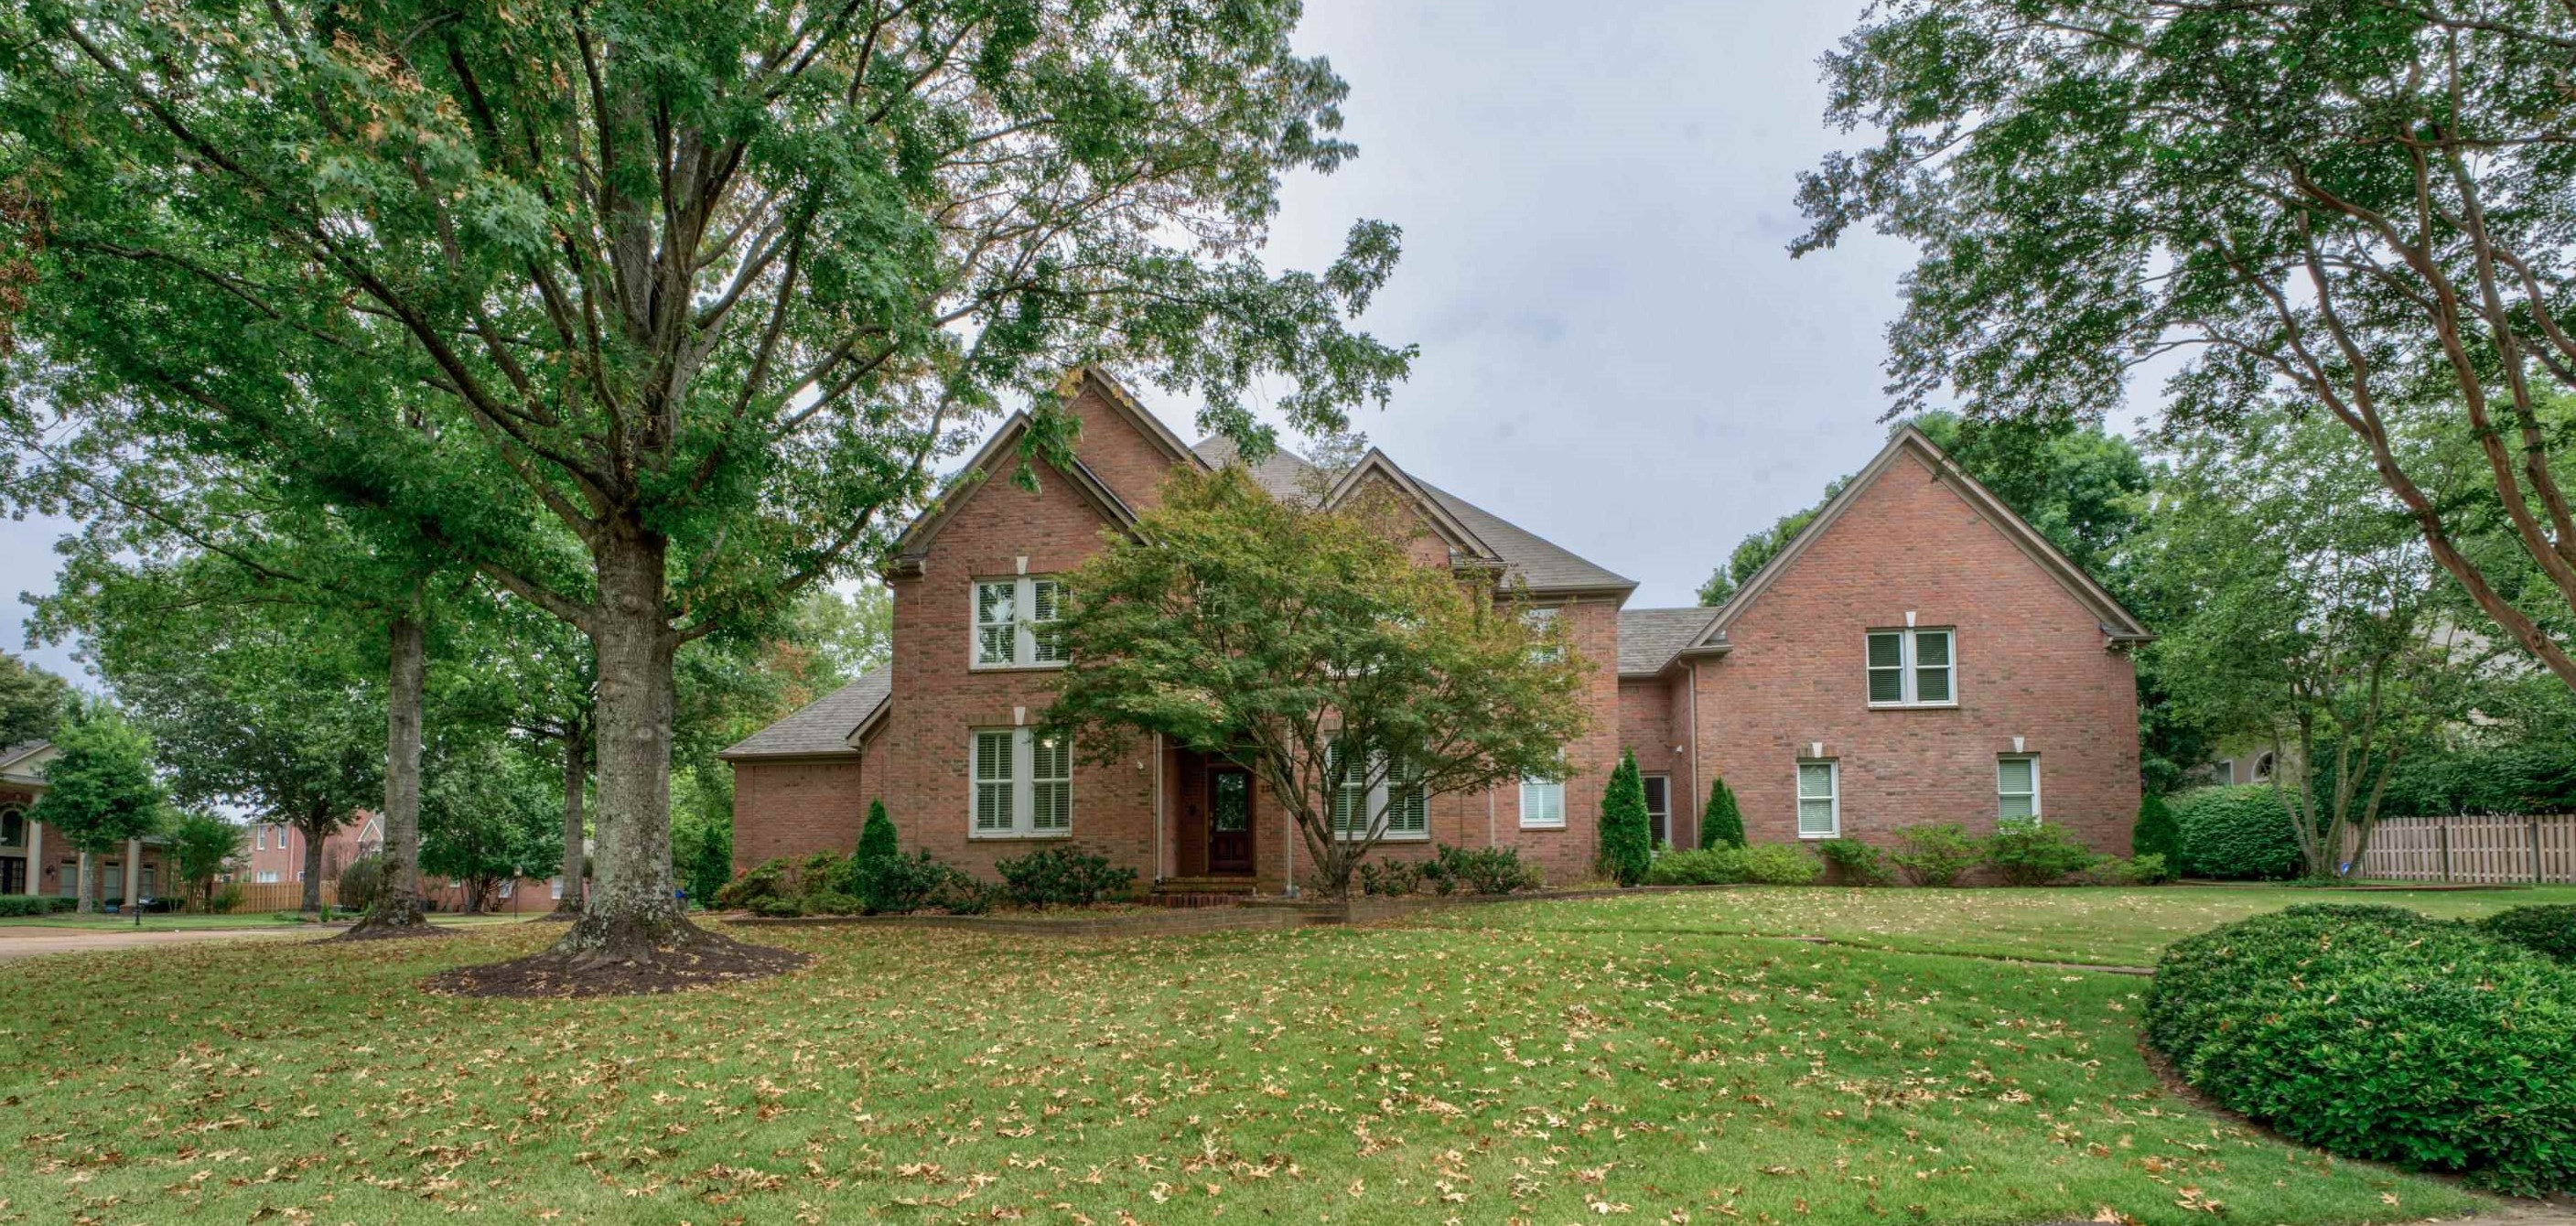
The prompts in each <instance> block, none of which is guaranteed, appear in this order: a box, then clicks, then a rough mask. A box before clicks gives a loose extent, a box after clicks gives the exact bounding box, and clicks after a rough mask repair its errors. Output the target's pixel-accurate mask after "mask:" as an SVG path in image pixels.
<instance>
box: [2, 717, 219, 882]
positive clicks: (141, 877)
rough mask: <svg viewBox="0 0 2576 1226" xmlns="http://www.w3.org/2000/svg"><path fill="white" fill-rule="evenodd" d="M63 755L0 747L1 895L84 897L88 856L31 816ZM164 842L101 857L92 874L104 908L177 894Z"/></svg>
mask: <svg viewBox="0 0 2576 1226" xmlns="http://www.w3.org/2000/svg"><path fill="white" fill-rule="evenodd" d="M59 756H61V755H60V753H59V752H58V751H57V750H55V748H54V747H53V745H52V743H51V742H47V741H28V742H25V743H23V744H18V745H6V746H0V894H32V895H40V896H43V897H48V898H76V897H78V896H79V891H80V862H81V861H82V860H83V859H85V858H87V857H88V854H89V853H87V852H83V851H79V850H76V849H74V848H73V847H72V845H71V844H70V843H68V842H66V841H64V840H63V838H62V837H61V836H60V835H58V834H55V833H53V832H50V831H48V830H46V829H45V824H44V823H43V822H39V821H36V820H33V819H32V818H30V817H28V816H27V811H28V810H29V809H31V808H33V807H34V806H35V803H36V798H37V797H39V796H42V795H44V794H45V764H46V763H48V762H51V761H53V760H54V759H55V758H57V757H59ZM162 843H163V840H162V839H161V837H160V836H159V835H147V836H145V837H143V838H139V839H128V840H126V843H125V846H124V847H123V848H122V849H121V850H119V851H116V852H112V853H109V854H107V855H103V856H100V857H98V863H97V864H96V865H95V866H93V871H95V872H96V873H97V875H98V896H99V901H100V903H101V905H103V906H117V905H120V904H122V903H123V902H124V901H125V900H126V899H128V898H160V897H162V896H163V893H164V891H169V892H172V893H175V892H176V891H177V888H178V887H177V882H178V874H177V872H176V871H175V870H174V869H173V868H172V867H171V866H170V865H169V864H168V863H166V862H165V860H164V857H165V856H166V854H167V852H166V851H165V849H164V848H163V846H162Z"/></svg>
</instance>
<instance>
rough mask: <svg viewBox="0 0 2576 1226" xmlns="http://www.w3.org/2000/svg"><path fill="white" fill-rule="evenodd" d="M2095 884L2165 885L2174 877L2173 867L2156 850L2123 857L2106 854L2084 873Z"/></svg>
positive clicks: (2085, 877)
mask: <svg viewBox="0 0 2576 1226" xmlns="http://www.w3.org/2000/svg"><path fill="white" fill-rule="evenodd" d="M2084 879H2085V880H2086V881H2088V882H2091V883H2092V884H2094V885H2163V884H2165V883H2166V882H2169V881H2172V880H2173V879H2174V874H2173V868H2172V867H2171V866H2169V865H2167V864H2166V863H2165V858H2164V857H2163V856H2160V855H2157V854H2156V853H2154V852H2152V851H2151V852H2148V853H2146V854H2144V855H2137V856H2130V857H2129V858H2127V859H2125V860H2124V859H2121V858H2120V857H2118V856H2106V857H2104V858H2103V859H2102V861H2101V862H2100V863H2098V864H2095V865H2094V866H2093V867H2092V868H2090V869H2088V870H2086V871H2085V873H2084Z"/></svg>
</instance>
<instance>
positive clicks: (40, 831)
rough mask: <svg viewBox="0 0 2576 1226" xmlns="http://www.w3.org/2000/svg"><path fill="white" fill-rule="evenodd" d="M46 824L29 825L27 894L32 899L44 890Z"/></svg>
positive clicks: (30, 823) (32, 823) (33, 823)
mask: <svg viewBox="0 0 2576 1226" xmlns="http://www.w3.org/2000/svg"><path fill="white" fill-rule="evenodd" d="M44 880H45V824H44V823H43V822H29V823H27V893H28V895H29V896H30V897H32V896H34V895H35V894H37V893H39V892H41V891H42V890H43V889H44V885H43V882H44Z"/></svg>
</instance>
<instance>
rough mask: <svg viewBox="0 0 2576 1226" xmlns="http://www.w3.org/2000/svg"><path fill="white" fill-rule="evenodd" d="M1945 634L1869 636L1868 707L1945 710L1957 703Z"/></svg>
mask: <svg viewBox="0 0 2576 1226" xmlns="http://www.w3.org/2000/svg"><path fill="white" fill-rule="evenodd" d="M1950 639H1951V632H1950V631H1948V630H1872V631H1870V632H1869V705H1871V706H1873V707H1946V706H1951V705H1954V704H1956V703H1957V702H1958V701H1959V694H1958V687H1957V686H1956V685H1955V684H1953V682H1954V681H1955V679H1956V677H1957V674H1958V662H1957V661H1956V660H1955V659H1954V658H1953V657H1952V653H1951V651H1950Z"/></svg>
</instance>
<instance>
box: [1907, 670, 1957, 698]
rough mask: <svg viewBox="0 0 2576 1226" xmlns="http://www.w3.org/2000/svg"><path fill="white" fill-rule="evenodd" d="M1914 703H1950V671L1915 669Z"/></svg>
mask: <svg viewBox="0 0 2576 1226" xmlns="http://www.w3.org/2000/svg"><path fill="white" fill-rule="evenodd" d="M1914 701H1916V702H1948V701H1950V670H1949V669H1946V668H1918V669H1915V670H1914Z"/></svg>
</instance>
